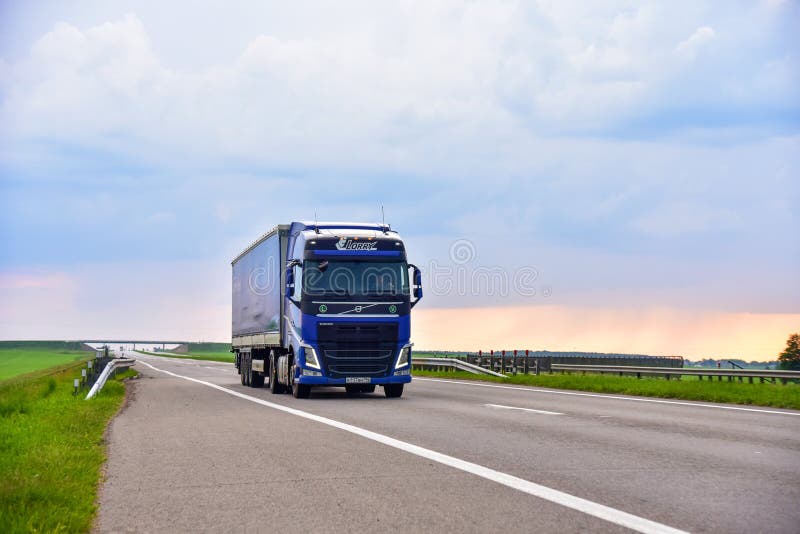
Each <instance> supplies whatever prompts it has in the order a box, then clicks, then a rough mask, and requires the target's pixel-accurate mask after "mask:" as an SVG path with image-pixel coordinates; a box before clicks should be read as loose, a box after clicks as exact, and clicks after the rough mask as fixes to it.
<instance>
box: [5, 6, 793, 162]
mask: <svg viewBox="0 0 800 534" xmlns="http://www.w3.org/2000/svg"><path fill="white" fill-rule="evenodd" d="M582 11H585V12H584V13H582ZM701 12H702V10H690V11H689V12H688V13H687V14H686V16H685V17H683V18H681V17H675V16H674V14H672V13H670V11H669V10H668V9H667V8H666V7H664V6H661V5H659V4H652V5H645V6H640V7H636V8H632V9H627V8H626V9H619V8H616V9H608V10H603V9H600V8H597V7H590V8H587V7H583V8H578V7H576V6H572V7H570V8H569V9H566V8H564V7H562V6H558V5H556V4H551V3H543V4H540V5H538V6H532V5H529V6H522V5H518V4H515V3H499V4H480V3H477V4H460V3H455V2H442V3H436V2H434V3H425V4H423V5H418V6H415V7H414V8H413V9H411V8H408V9H404V8H398V9H397V10H396V11H395V12H391V13H389V14H386V15H379V14H377V13H370V15H371V16H372V17H373V18H371V19H369V23H370V24H369V25H367V26H366V27H365V29H363V30H361V31H354V32H338V33H337V32H325V33H321V32H320V33H318V34H316V35H309V36H303V37H286V36H279V35H271V34H262V35H253V36H252V37H251V38H250V41H249V43H248V44H247V45H246V47H245V48H244V49H243V50H241V51H240V54H239V55H238V57H237V58H235V60H234V61H232V62H229V63H222V64H218V65H214V66H210V67H206V68H196V69H192V70H181V69H177V68H170V67H168V66H167V65H165V63H164V61H163V60H162V59H161V58H160V57H159V55H158V53H157V52H156V50H155V49H154V46H153V44H152V43H153V40H152V38H151V35H150V33H149V32H148V29H147V28H146V26H145V24H144V23H143V22H142V20H141V19H140V18H139V17H138V16H136V15H133V14H128V15H125V16H124V17H122V18H121V19H118V20H114V21H110V22H105V23H103V24H98V25H95V26H91V27H89V28H86V29H81V28H79V27H77V26H74V25H71V24H69V23H67V22H59V23H57V24H56V25H55V27H54V28H53V29H52V31H50V32H48V33H47V34H45V35H44V36H42V37H41V38H39V39H38V40H37V41H36V42H35V43H34V44H33V46H32V48H31V52H30V55H29V56H28V57H27V58H22V59H20V60H16V61H10V60H7V61H6V65H5V67H4V70H6V71H8V75H9V80H10V81H8V82H6V84H4V88H3V102H2V108H1V109H2V111H0V113H2V117H3V119H4V121H3V122H4V127H3V132H4V134H5V135H6V136H8V137H9V138H10V140H11V141H17V142H20V143H22V142H25V141H36V140H42V139H47V140H52V141H59V142H64V141H66V140H69V141H70V142H73V143H82V144H88V145H91V146H94V147H99V148H102V149H104V150H107V151H109V152H111V153H118V154H126V155H128V156H134V157H138V156H142V155H143V156H144V158H145V159H146V160H149V161H155V162H157V163H159V164H167V165H170V164H173V165H174V164H178V165H186V164H187V163H188V162H187V159H186V158H185V157H181V156H184V155H187V154H192V155H194V158H193V161H194V162H195V163H197V164H200V161H198V160H203V161H205V162H208V161H209V160H210V161H213V160H214V159H220V158H223V159H224V158H233V159H234V160H243V161H246V162H248V164H254V163H255V164H267V165H273V166H275V165H277V166H287V165H296V164H297V162H299V161H302V162H303V164H304V165H305V166H306V167H308V168H317V169H318V168H323V167H326V166H329V165H331V164H334V165H337V166H341V167H350V168H359V167H360V168H363V167H372V168H376V167H381V168H387V167H391V168H398V169H402V170H404V171H412V172H420V171H422V170H423V169H425V168H426V167H428V168H429V164H430V163H433V164H434V165H435V166H436V167H441V166H442V163H441V162H438V161H437V159H438V156H439V155H440V154H442V155H449V156H452V155H454V154H462V155H466V154H470V155H471V157H473V158H478V157H491V152H490V148H489V147H494V146H502V145H504V144H508V143H509V142H510V143H513V144H515V145H518V146H519V145H521V144H524V143H525V142H526V141H527V142H530V141H532V140H535V139H537V138H540V137H542V136H545V137H549V136H553V135H564V134H569V133H591V134H593V135H603V133H604V132H606V133H607V132H619V131H621V130H624V129H625V128H626V126H628V125H631V124H634V125H635V124H639V123H640V122H641V121H642V120H644V119H646V118H647V117H650V116H653V115H654V114H658V113H660V112H666V111H667V110H671V109H674V108H675V107H682V108H692V107H693V102H695V101H696V100H697V99H698V98H699V99H701V100H702V101H704V102H706V101H708V98H707V95H712V94H714V93H715V92H719V91H720V90H721V91H723V92H727V88H726V87H725V85H726V84H728V83H729V81H732V80H737V82H736V83H737V90H736V93H735V95H731V99H725V98H723V99H722V100H721V101H719V103H717V104H716V105H714V106H713V108H715V109H718V110H720V111H724V110H727V111H730V113H729V115H730V118H729V121H730V122H732V123H734V124H735V123H736V120H737V119H736V116H737V114H738V111H739V108H740V106H741V105H742V104H746V105H755V106H761V105H770V106H773V107H774V106H776V105H777V106H778V107H779V108H783V109H786V110H793V109H796V101H794V100H793V99H789V100H787V98H788V97H787V96H786V95H787V94H789V91H791V90H794V89H800V87H798V83H797V80H796V79H794V78H791V77H787V76H785V75H783V74H780V73H782V72H788V71H787V70H786V68H785V67H780V66H778V65H779V64H780V61H785V56H786V54H787V53H788V51H789V46H790V44H789V39H788V38H787V37H784V36H782V35H781V34H780V33H778V34H776V35H772V34H770V32H769V28H770V25H774V24H776V23H775V22H774V21H773V19H765V20H764V21H763V26H762V27H764V28H765V29H766V30H765V31H764V32H761V33H759V34H755V35H750V37H752V38H753V39H754V43H755V44H754V43H746V41H744V40H742V41H741V42H739V41H731V40H730V39H728V40H721V41H720V42H719V43H718V44H717V46H716V49H715V50H716V52H715V54H716V55H712V56H709V57H708V58H707V61H704V62H698V64H697V65H696V66H693V67H687V66H686V65H685V61H679V58H675V57H673V55H674V54H673V52H675V53H676V54H677V55H678V56H680V57H682V58H684V59H685V58H687V57H690V58H694V57H696V56H697V53H698V51H699V50H700V48H701V47H703V46H707V45H708V44H709V42H710V40H711V39H712V38H714V36H715V35H716V32H717V31H718V30H717V29H712V26H710V25H708V24H697V22H696V21H698V20H702V18H703V16H702V15H701V14H700V13H701ZM588 16H590V17H591V18H586V17H588ZM746 16H747V13H742V15H741V17H740V18H730V17H727V18H726V17H724V16H722V15H717V17H716V18H718V19H719V21H718V22H716V24H719V25H721V26H723V27H724V28H725V29H726V30H727V31H728V32H734V31H737V30H738V29H739V26H740V25H741V24H743V23H744V20H742V19H743V18H744V17H746ZM710 18H714V15H711V17H710ZM762 18H763V17H762ZM384 31H386V32H389V33H390V35H391V36H392V38H391V39H389V38H388V37H387V36H386V35H384V34H383V32H384ZM687 32H688V33H689V35H690V36H689V37H688V38H687V37H686V34H687ZM751 34H752V30H751ZM714 40H715V41H717V39H714ZM758 45H760V46H761V47H762V48H766V49H765V50H764V51H763V54H762V55H761V56H759V57H751V56H752V54H751V53H749V52H748V53H747V54H744V55H742V52H744V51H745V49H744V47H753V46H758ZM733 58H736V61H737V62H738V63H736V64H735V65H736V66H735V67H734V66H733V65H734V64H733V63H731V61H732V59H733ZM720 60H722V62H723V64H725V65H726V68H729V69H731V68H732V69H733V70H729V71H728V72H720V71H719V70H718V69H716V70H715V72H719V73H720V74H721V75H720V76H719V78H718V79H717V80H716V81H713V80H711V81H709V80H706V83H705V84H702V85H699V84H698V85H694V87H693V88H691V89H689V88H688V86H687V84H686V83H685V82H687V81H691V80H693V78H695V77H697V76H702V73H703V72H705V71H706V70H707V69H709V67H710V63H709V62H716V61H720ZM766 63H769V64H770V65H772V67H764V65H765V64H766ZM711 68H712V70H714V67H713V66H711ZM762 68H768V69H770V71H771V72H773V75H772V76H771V78H770V79H771V80H772V82H771V83H769V84H759V83H757V82H756V81H750V80H751V79H754V78H755V77H754V76H753V74H755V73H756V72H757V70H756V69H762ZM687 69H688V70H687ZM709 83H710V85H709ZM678 85H680V86H681V87H682V89H681V91H680V92H675V91H674V88H675V87H676V86H678ZM775 96H778V97H779V98H778V99H777V100H776V99H775ZM733 103H735V104H736V106H737V108H726V106H729V105H732V104H733ZM795 126H796V125H795ZM661 127H662V128H667V129H669V123H663V124H662V126H661ZM421 132H424V133H421ZM639 133H640V135H641V134H642V133H643V132H641V131H640V132H639ZM355 147H358V149H357V150H356V149H355ZM464 148H467V149H468V150H464ZM198 155H202V157H198ZM443 159H446V158H443Z"/></svg>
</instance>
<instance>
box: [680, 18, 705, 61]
mask: <svg viewBox="0 0 800 534" xmlns="http://www.w3.org/2000/svg"><path fill="white" fill-rule="evenodd" d="M713 39H714V29H713V28H711V27H709V26H700V27H699V28H697V29H696V30H695V31H694V33H693V34H692V35H691V36H689V38H687V39H686V40H685V41H681V42H680V43H678V46H676V47H675V52H676V53H677V54H678V55H679V56H681V57H684V58H686V59H689V60H693V59H694V58H695V56H696V55H697V52H698V50H699V49H700V48H701V47H703V46H704V45H705V44H706V43H709V42H710V41H711V40H713Z"/></svg>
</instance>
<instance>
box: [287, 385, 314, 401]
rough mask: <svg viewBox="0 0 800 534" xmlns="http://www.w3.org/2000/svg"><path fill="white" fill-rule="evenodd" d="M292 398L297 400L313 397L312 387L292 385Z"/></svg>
mask: <svg viewBox="0 0 800 534" xmlns="http://www.w3.org/2000/svg"><path fill="white" fill-rule="evenodd" d="M292 396H293V397H294V398H295V399H307V398H308V397H310V396H311V386H309V385H308V384H298V383H297V382H295V383H294V384H292Z"/></svg>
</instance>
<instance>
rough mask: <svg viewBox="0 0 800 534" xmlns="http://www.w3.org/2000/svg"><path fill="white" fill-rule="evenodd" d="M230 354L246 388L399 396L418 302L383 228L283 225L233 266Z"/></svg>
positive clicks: (415, 284)
mask: <svg viewBox="0 0 800 534" xmlns="http://www.w3.org/2000/svg"><path fill="white" fill-rule="evenodd" d="M231 266H232V271H233V292H232V293H233V297H232V304H233V307H232V336H231V351H232V352H233V353H234V356H235V359H234V361H235V364H236V369H237V370H238V372H239V375H240V379H241V383H242V385H245V386H250V387H255V388H257V387H263V386H264V384H265V383H268V384H269V389H270V391H271V392H272V393H275V394H278V393H284V392H289V391H290V392H291V393H292V394H293V395H294V396H295V397H296V398H307V397H308V396H309V395H310V393H311V389H312V388H314V387H318V386H343V387H344V388H345V389H346V390H347V393H348V394H359V393H372V392H374V391H375V388H376V386H381V387H383V390H384V394H385V395H386V397H400V396H401V395H402V394H403V385H404V384H407V383H408V382H410V381H411V358H412V354H411V348H412V343H411V342H410V337H411V323H410V312H411V308H413V307H414V306H415V305H416V304H417V303H418V302H419V301H420V299H421V298H422V277H421V273H420V270H419V269H418V268H417V267H416V266H414V265H412V264H409V263H408V261H407V258H406V250H405V245H404V244H403V240H402V239H401V238H400V235H399V234H398V233H397V232H396V231H394V230H392V229H391V227H390V226H389V225H386V224H377V223H353V222H341V223H339V222H330V223H324V222H321V223H317V222H292V223H291V224H279V225H277V226H276V227H275V228H273V229H272V230H271V231H269V232H267V233H266V234H264V235H263V236H261V237H260V238H259V239H258V240H256V241H255V242H254V243H253V244H252V245H250V246H249V247H247V248H246V249H245V250H244V251H243V252H242V253H241V254H239V255H238V256H237V257H236V258H235V259H234V260H233V261H232V262H231Z"/></svg>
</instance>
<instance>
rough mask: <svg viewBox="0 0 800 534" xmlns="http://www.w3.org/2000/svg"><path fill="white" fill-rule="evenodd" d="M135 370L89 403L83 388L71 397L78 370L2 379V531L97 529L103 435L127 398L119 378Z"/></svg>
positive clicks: (0, 488) (103, 450)
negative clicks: (95, 518)
mask: <svg viewBox="0 0 800 534" xmlns="http://www.w3.org/2000/svg"><path fill="white" fill-rule="evenodd" d="M30 352H32V353H34V354H36V355H35V356H33V355H31V356H30V358H35V359H37V361H40V360H44V359H46V356H45V355H43V354H40V352H41V351H38V350H33V349H31V350H30ZM84 354H86V353H84ZM66 356H67V355H62V354H58V353H56V354H55V355H54V356H53V357H54V360H50V361H57V360H58V359H59V357H66ZM21 368H22V367H21V366H17V369H21ZM28 369H29V368H28ZM132 373H134V372H133V371H129V372H127V373H125V374H120V375H119V376H118V377H116V378H115V379H112V380H109V381H108V382H107V383H106V385H105V387H104V388H103V389H102V390H101V391H100V393H98V394H97V396H96V397H95V398H94V399H92V400H89V401H86V400H84V397H85V395H86V391H85V390H84V391H83V392H82V394H80V395H78V396H73V395H72V380H73V378H76V377H77V376H79V375H78V372H77V369H74V368H73V369H67V370H62V371H60V372H55V373H48V374H43V373H40V374H42V376H33V377H32V376H31V375H27V376H20V377H17V378H12V379H10V380H5V381H3V382H0V451H1V452H0V532H88V531H90V530H91V527H92V521H93V518H94V514H95V511H96V504H95V501H96V498H97V489H98V482H99V480H100V474H101V467H102V465H103V462H104V461H105V443H104V441H103V434H104V432H105V428H106V425H107V424H108V422H109V420H110V419H111V418H112V417H113V415H114V414H115V413H116V412H117V411H118V410H119V408H120V406H121V405H122V402H123V399H124V394H125V390H124V385H123V384H122V383H121V382H120V380H121V379H123V378H125V377H126V376H129V375H130V374H132Z"/></svg>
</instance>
